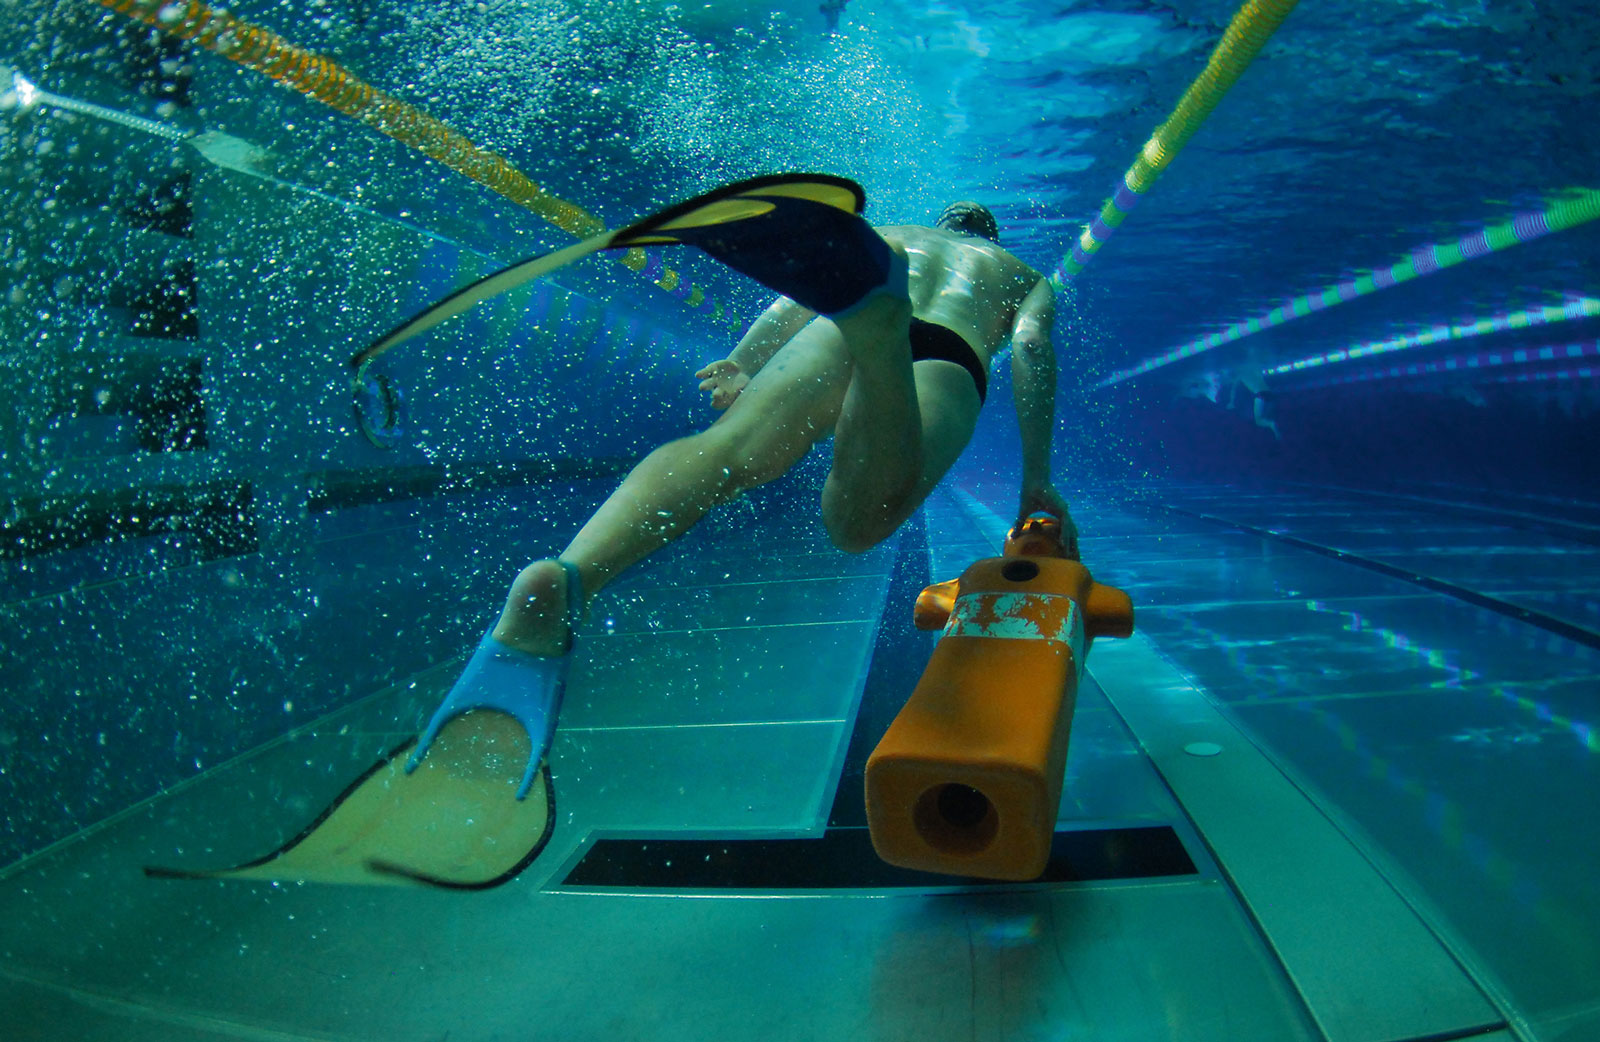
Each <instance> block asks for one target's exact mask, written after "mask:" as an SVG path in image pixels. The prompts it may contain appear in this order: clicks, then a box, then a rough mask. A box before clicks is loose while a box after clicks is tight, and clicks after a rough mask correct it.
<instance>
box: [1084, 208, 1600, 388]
mask: <svg viewBox="0 0 1600 1042" xmlns="http://www.w3.org/2000/svg"><path fill="white" fill-rule="evenodd" d="M1597 217H1600V191H1597V190H1595V189H1592V188H1579V189H1573V190H1570V191H1569V192H1567V193H1565V194H1564V195H1563V197H1561V198H1559V199H1557V200H1556V201H1555V202H1553V203H1551V204H1550V205H1549V206H1548V207H1547V208H1546V209H1544V210H1543V211H1541V212H1537V213H1522V214H1517V215H1516V216H1515V217H1512V218H1511V219H1510V220H1509V221H1502V222H1500V223H1498V224H1492V225H1489V226H1487V227H1484V228H1480V229H1479V230H1478V231H1475V232H1473V233H1472V234H1471V235H1465V236H1462V237H1461V238H1460V239H1458V240H1456V241H1455V242H1443V243H1432V244H1430V245H1427V246H1419V247H1417V248H1416V249H1414V250H1412V251H1411V252H1410V253H1408V254H1407V255H1406V257H1405V259H1404V260H1401V261H1399V262H1397V263H1395V264H1391V265H1389V266H1388V267H1386V268H1383V269H1381V270H1378V271H1372V272H1369V273H1368V274H1365V275H1361V276H1358V277H1355V278H1350V279H1345V280H1344V281H1343V282H1338V283H1335V284H1334V285H1331V286H1325V287H1323V288H1322V289H1319V290H1316V291H1314V292H1311V293H1303V294H1301V295H1300V296H1298V297H1293V298H1291V299H1289V300H1285V301H1283V302H1282V303H1281V304H1279V305H1278V306H1277V307H1275V308H1273V309H1272V310H1270V311H1268V312H1267V313H1266V314H1263V315H1257V316H1256V317H1255V318H1251V319H1247V320H1246V321H1243V322H1235V323H1234V324H1233V325H1231V326H1229V327H1228V328H1227V329H1224V330H1222V331H1221V332H1219V333H1208V334H1207V335H1205V336H1202V337H1196V338H1195V339H1193V340H1191V341H1189V342H1188V343H1185V344H1179V345H1178V346H1177V347H1175V348H1173V349H1172V350H1170V351H1168V352H1166V353H1165V354H1162V355H1157V356H1155V357H1153V358H1147V359H1145V360H1144V361H1142V362H1140V363H1139V364H1138V365H1136V366H1133V367H1131V368H1128V369H1119V370H1118V371H1116V372H1114V373H1112V374H1111V375H1110V376H1107V377H1106V378H1105V379H1103V380H1101V381H1100V383H1099V384H1098V386H1100V387H1110V386H1111V385H1113V384H1117V383H1121V382H1122V381H1124V380H1129V379H1132V378H1133V377H1136V376H1142V375H1143V374H1145V373H1148V372H1150V371H1151V370H1153V369H1160V368H1161V367H1162V366H1167V365H1171V364H1172V363H1173V362H1181V361H1183V360H1184V359H1186V358H1191V357H1193V356H1195V355H1198V354H1203V353H1205V352H1207V351H1210V350H1213V349H1215V348H1218V347H1221V346H1222V345H1224V344H1231V343H1233V342H1234V341H1235V340H1240V339H1243V338H1244V337H1247V336H1251V335H1253V334H1255V333H1259V332H1261V331H1262V330H1266V329H1271V328H1272V327H1274V326H1281V325H1283V324H1284V323H1285V322H1292V321H1294V320H1295V319H1297V318H1303V317H1305V316H1306V315H1309V314H1311V313H1312V312H1315V311H1321V310H1323V309H1324V308H1330V307H1334V306H1335V305H1338V304H1343V303H1344V302H1346V301H1349V300H1355V299H1356V298H1357V297H1364V296H1366V295H1367V294H1369V293H1376V292H1378V291H1379V290H1381V289H1388V288H1389V287H1390V286H1397V285H1399V284H1400V283H1402V282H1410V281H1411V280H1412V279H1416V278H1421V277H1422V276H1424V275H1432V274H1434V273H1435V272H1438V271H1443V270H1444V269H1446V268H1450V267H1454V266H1455V265H1457V264H1460V263H1462V262H1464V261H1469V260H1473V259H1475V258H1477V257H1483V256H1487V255H1488V254H1490V253H1494V252H1496V251H1499V250H1503V249H1506V248H1508V247H1511V246H1515V245H1517V244H1518V243H1522V242H1531V241H1532V240H1534V239H1538V238H1542V237H1543V236H1546V235H1549V234H1551V233H1552V232H1559V231H1565V230H1566V229H1568V228H1575V227H1577V226H1578V225H1580V224H1584V223H1586V222H1588V221H1592V220H1594V219H1596V218H1597Z"/></svg>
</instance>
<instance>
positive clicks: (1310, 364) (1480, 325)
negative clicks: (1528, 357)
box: [1263, 297, 1600, 377]
mask: <svg viewBox="0 0 1600 1042" xmlns="http://www.w3.org/2000/svg"><path fill="white" fill-rule="evenodd" d="M1595 315H1600V298H1596V297H1572V298H1571V299H1569V300H1568V301H1567V302H1566V303H1565V304H1551V305H1547V306H1545V307H1539V308H1525V309H1523V310H1521V311H1511V312H1507V313H1506V314H1503V315H1495V316H1493V317H1491V318H1480V319H1478V320H1476V321H1474V322H1463V323H1460V324H1456V325H1436V326H1431V327H1429V328H1427V329H1424V330H1421V331H1419V332H1415V333H1407V334H1405V335H1404V336H1397V337H1390V338H1389V339H1388V340H1374V341H1369V342H1367V343H1363V344H1356V345H1355V346H1353V347H1346V348H1341V349H1339V350H1338V351H1330V352H1328V353H1327V354H1325V355H1315V356H1312V357H1310V358H1300V359H1297V360H1295V361H1293V362H1285V363H1283V364H1282V365H1276V366H1273V367H1272V368H1271V369H1267V370H1264V371H1263V372H1264V374H1265V375H1266V376H1269V377H1270V376H1292V375H1296V374H1299V373H1304V372H1308V371H1311V370H1316V369H1321V368H1322V367H1324V366H1330V365H1336V364H1338V363H1340V362H1353V361H1356V360H1358V359H1362V358H1371V357H1374V356H1377V355H1386V354H1391V353H1393V352H1396V351H1407V350H1410V349H1411V348H1415V347H1427V346H1428V345H1430V344H1442V343H1446V342H1448V341H1452V340H1467V339H1470V338H1472V337H1479V336H1487V335H1488V334H1490V333H1503V332H1505V331H1507V330H1512V329H1532V328H1534V327H1535V326H1546V325H1552V324H1554V323H1557V322H1570V321H1572V320H1573V319H1580V318H1591V317H1593V316H1595Z"/></svg>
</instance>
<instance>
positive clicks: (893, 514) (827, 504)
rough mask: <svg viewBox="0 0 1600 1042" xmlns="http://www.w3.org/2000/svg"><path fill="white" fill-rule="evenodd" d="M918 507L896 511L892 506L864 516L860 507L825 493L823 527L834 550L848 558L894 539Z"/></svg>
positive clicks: (868, 512)
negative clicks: (895, 534)
mask: <svg viewBox="0 0 1600 1042" xmlns="http://www.w3.org/2000/svg"><path fill="white" fill-rule="evenodd" d="M914 509H915V507H912V508H910V509H907V510H904V511H903V512H902V511H901V510H896V509H893V508H892V505H887V504H886V505H884V506H883V507H881V508H879V509H876V510H871V511H866V512H863V511H862V510H861V509H860V508H859V506H858V505H855V504H850V503H848V502H845V501H844V499H843V497H839V496H830V495H829V494H828V490H827V489H824V490H823V496H822V527H823V530H824V531H826V532H827V533H828V542H830V543H832V544H833V547H834V549H836V550H841V551H843V552H844V553H847V554H864V553H866V552H867V551H868V550H871V549H872V548H873V547H875V546H877V545H878V544H879V543H881V542H883V541H884V540H885V539H888V538H889V537H890V536H892V535H894V533H895V530H896V529H898V528H899V527H900V525H901V522H903V521H904V520H905V519H906V518H907V517H910V516H911V511H912V510H914Z"/></svg>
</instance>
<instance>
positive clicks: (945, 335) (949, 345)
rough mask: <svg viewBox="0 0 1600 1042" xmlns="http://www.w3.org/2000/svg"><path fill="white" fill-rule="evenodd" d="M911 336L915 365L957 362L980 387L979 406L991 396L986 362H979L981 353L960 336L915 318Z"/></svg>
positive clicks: (912, 321) (912, 356) (935, 324)
mask: <svg viewBox="0 0 1600 1042" xmlns="http://www.w3.org/2000/svg"><path fill="white" fill-rule="evenodd" d="M909 336H910V337H911V360H912V361H913V362H921V361H925V360H928V359H933V360H936V361H941V362H954V363H955V364H956V365H959V366H962V367H963V368H965V369H966V370H967V372H969V373H971V374H972V382H973V383H975V384H977V385H978V403H979V404H980V405H981V404H982V403H983V402H984V400H985V399H987V398H988V397H989V371H988V370H987V369H985V368H984V367H983V362H982V361H980V360H979V359H978V353H977V352H976V351H974V350H973V349H972V345H971V344H969V343H967V342H966V341H965V340H963V339H962V338H961V334H960V333H957V332H956V331H955V330H953V329H946V328H945V327H944V326H941V325H938V324H937V323H933V322H924V321H922V319H920V318H914V319H912V320H911V329H910V333H909Z"/></svg>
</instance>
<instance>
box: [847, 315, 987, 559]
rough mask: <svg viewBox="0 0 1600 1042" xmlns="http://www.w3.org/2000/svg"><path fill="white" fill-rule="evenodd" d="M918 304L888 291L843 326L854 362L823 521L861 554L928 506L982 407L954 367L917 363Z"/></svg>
mask: <svg viewBox="0 0 1600 1042" xmlns="http://www.w3.org/2000/svg"><path fill="white" fill-rule="evenodd" d="M910 321H911V305H910V303H909V302H908V301H906V300H903V299H900V298H897V297H895V296H892V295H889V294H880V295H876V296H873V297H871V298H869V299H868V300H867V301H866V303H865V304H864V305H863V306H862V307H861V308H859V309H858V310H857V311H855V312H854V313H853V314H851V315H849V316H847V317H840V318H838V319H836V320H835V325H836V327H837V328H838V330H839V332H840V334H841V335H842V339H843V341H844V345H845V349H846V350H847V351H848V352H849V354H850V356H851V360H852V361H853V363H854V374H853V376H852V378H851V380H850V388H849V390H848V391H847V392H846V394H845V398H844V403H843V405H842V406H841V409H840V413H839V422H838V425H837V428H836V429H835V432H834V443H833V470H832V471H831V472H830V473H829V475H828V482H827V484H826V485H825V486H823V491H822V516H823V521H824V523H825V524H826V525H827V527H828V534H829V536H830V537H831V538H832V540H833V543H834V545H835V546H838V547H839V548H841V549H844V550H849V551H852V552H860V551H863V550H866V549H868V548H869V547H872V546H875V545H877V544H878V543H880V542H882V541H883V540H884V539H886V538H888V537H889V535H890V534H891V533H893V532H894V530H895V529H896V528H898V527H899V526H900V524H901V523H902V522H904V521H905V519H906V518H908V517H910V516H911V515H912V513H914V512H915V511H916V509H917V508H918V507H919V506H921V505H922V502H923V500H924V499H926V498H927V496H928V493H929V492H931V491H932V490H933V487H934V486H935V485H937V484H938V483H939V480H940V479H941V478H942V477H943V476H944V474H945V472H946V471H947V470H949V469H950V466H951V464H953V463H954V462H955V460H956V457H957V456H959V455H960V454H961V451H962V449H964V448H965V447H966V444H967V442H968V441H969V440H970V439H971V437H972V431H973V428H974V426H975V425H976V423H977V416H978V408H979V406H980V405H981V402H980V400H979V398H978V392H977V389H976V388H975V387H973V386H972V377H971V375H970V374H968V373H967V371H966V370H965V369H964V368H962V367H961V366H959V365H956V364H955V363H954V362H934V361H928V362H922V363H919V364H918V365H916V366H913V365H912V362H911V343H910V340H909V338H908V335H907V334H908V330H909V327H910Z"/></svg>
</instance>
